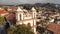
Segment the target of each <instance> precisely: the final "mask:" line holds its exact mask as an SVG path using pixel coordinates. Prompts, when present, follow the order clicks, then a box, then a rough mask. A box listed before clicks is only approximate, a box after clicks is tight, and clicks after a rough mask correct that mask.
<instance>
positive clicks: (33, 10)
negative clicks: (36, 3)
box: [31, 7, 36, 34]
mask: <svg viewBox="0 0 60 34" xmlns="http://www.w3.org/2000/svg"><path fill="white" fill-rule="evenodd" d="M31 11H32V14H33V16H32V17H33V26H34V28H33V29H34V33H35V34H36V9H35V8H34V7H32V9H31Z"/></svg>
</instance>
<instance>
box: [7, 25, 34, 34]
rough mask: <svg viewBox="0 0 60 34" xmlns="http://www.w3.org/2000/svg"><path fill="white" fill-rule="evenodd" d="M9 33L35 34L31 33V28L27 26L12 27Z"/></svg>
mask: <svg viewBox="0 0 60 34" xmlns="http://www.w3.org/2000/svg"><path fill="white" fill-rule="evenodd" d="M7 32H8V34H34V33H33V32H32V31H31V27H29V26H26V25H17V26H13V27H10V28H9V29H8V30H7Z"/></svg>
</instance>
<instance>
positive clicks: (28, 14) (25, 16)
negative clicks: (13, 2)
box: [16, 7, 39, 34]
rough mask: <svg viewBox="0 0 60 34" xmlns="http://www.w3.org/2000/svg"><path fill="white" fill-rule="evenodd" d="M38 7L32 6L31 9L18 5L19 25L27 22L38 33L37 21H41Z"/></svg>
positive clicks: (17, 18) (17, 17)
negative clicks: (37, 16) (37, 10)
mask: <svg viewBox="0 0 60 34" xmlns="http://www.w3.org/2000/svg"><path fill="white" fill-rule="evenodd" d="M36 14H37V12H36V9H35V8H34V7H32V9H31V10H30V11H28V10H26V9H21V8H20V7H18V9H17V12H16V20H17V23H16V24H17V25H19V24H20V25H21V24H25V25H27V26H31V27H32V30H33V32H34V33H35V34H36V22H37V21H39V20H38V19H37V18H36Z"/></svg>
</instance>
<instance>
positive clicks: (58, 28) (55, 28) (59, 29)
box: [47, 23, 60, 34]
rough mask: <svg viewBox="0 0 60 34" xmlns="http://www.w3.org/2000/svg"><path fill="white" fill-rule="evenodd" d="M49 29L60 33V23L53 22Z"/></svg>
mask: <svg viewBox="0 0 60 34" xmlns="http://www.w3.org/2000/svg"><path fill="white" fill-rule="evenodd" d="M47 29H48V30H50V31H53V32H54V33H58V34H60V25H59V24H55V23H51V24H49V25H48V28H47Z"/></svg>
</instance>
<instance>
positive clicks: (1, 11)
mask: <svg viewBox="0 0 60 34" xmlns="http://www.w3.org/2000/svg"><path fill="white" fill-rule="evenodd" d="M7 14H8V12H7V11H5V10H3V9H0V15H1V16H4V15H7Z"/></svg>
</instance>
